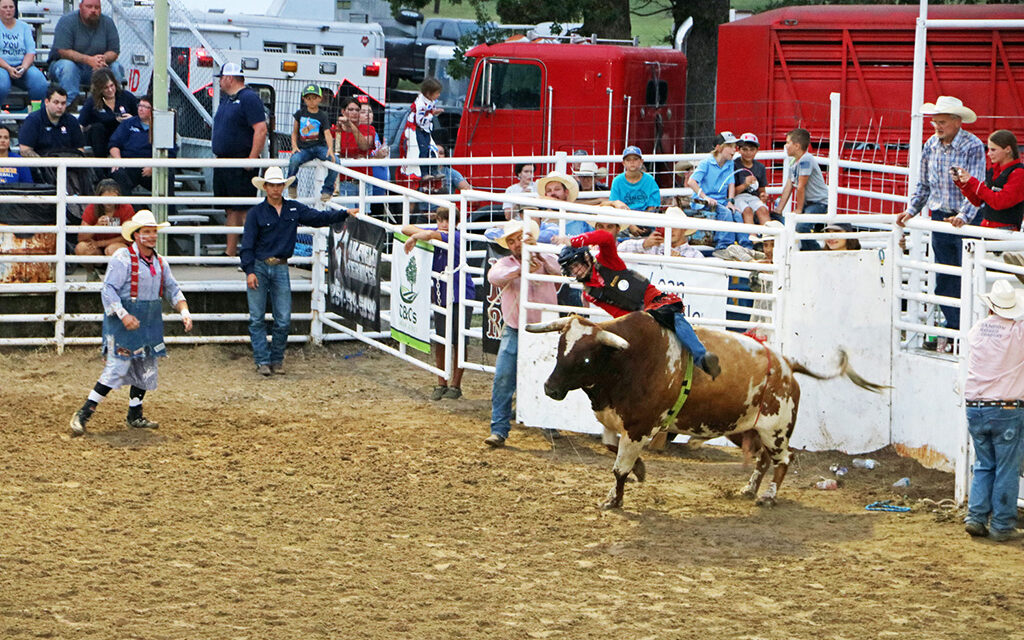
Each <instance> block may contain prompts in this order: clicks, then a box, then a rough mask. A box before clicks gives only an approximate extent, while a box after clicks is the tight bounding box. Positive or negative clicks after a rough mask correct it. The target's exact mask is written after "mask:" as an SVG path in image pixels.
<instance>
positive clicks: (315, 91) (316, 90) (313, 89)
mask: <svg viewBox="0 0 1024 640" xmlns="http://www.w3.org/2000/svg"><path fill="white" fill-rule="evenodd" d="M310 94H312V95H314V96H322V95H323V92H322V91H321V90H320V87H318V86H316V85H315V84H307V85H306V86H305V88H303V89H302V95H303V97H305V96H308V95H310Z"/></svg>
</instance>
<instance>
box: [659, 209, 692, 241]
mask: <svg viewBox="0 0 1024 640" xmlns="http://www.w3.org/2000/svg"><path fill="white" fill-rule="evenodd" d="M665 215H667V216H672V217H673V218H678V219H680V220H686V219H687V218H689V217H690V216H688V215H686V214H685V213H683V210H682V209H680V208H679V207H669V208H668V209H665ZM673 231H674V229H673ZM681 231H682V232H683V235H685V236H692V235H693V234H695V233H697V230H696V229H681Z"/></svg>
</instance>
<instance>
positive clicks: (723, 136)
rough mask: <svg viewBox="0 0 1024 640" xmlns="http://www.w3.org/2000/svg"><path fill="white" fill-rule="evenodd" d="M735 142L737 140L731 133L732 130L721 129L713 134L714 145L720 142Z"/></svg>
mask: <svg viewBox="0 0 1024 640" xmlns="http://www.w3.org/2000/svg"><path fill="white" fill-rule="evenodd" d="M737 142H739V141H738V140H736V136H734V135H733V134H732V131H723V132H721V133H720V134H718V135H717V136H715V146H716V147H717V146H718V145H720V144H736V143H737Z"/></svg>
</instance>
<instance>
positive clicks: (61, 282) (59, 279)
mask: <svg viewBox="0 0 1024 640" xmlns="http://www.w3.org/2000/svg"><path fill="white" fill-rule="evenodd" d="M67 197H68V167H67V165H65V164H63V161H62V162H61V164H59V165H57V247H56V251H57V273H56V274H54V276H55V277H54V280H55V282H56V284H57V296H56V297H55V298H54V301H53V314H54V315H55V316H56V317H57V321H56V322H54V328H53V338H54V340H56V341H57V353H58V354H61V353H64V310H65V307H66V305H65V300H64V291H65V289H67V273H66V270H67V264H66V263H65V259H66V258H67V226H68V222H67V212H68V201H67Z"/></svg>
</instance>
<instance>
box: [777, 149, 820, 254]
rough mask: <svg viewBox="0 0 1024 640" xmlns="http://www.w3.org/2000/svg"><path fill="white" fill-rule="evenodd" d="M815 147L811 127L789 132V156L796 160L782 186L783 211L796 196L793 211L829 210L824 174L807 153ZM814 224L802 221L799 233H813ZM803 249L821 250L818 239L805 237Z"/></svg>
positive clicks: (797, 229) (790, 166)
mask: <svg viewBox="0 0 1024 640" xmlns="http://www.w3.org/2000/svg"><path fill="white" fill-rule="evenodd" d="M810 146H811V133H810V132H809V131H808V130H807V129H793V130H792V131H790V132H789V133H788V134H786V155H788V156H789V157H790V158H792V159H793V162H792V163H791V164H790V165H789V175H788V176H786V184H785V186H784V187H782V196H781V197H780V198H779V206H778V210H779V211H782V210H783V208H784V207H785V206H786V203H787V202H789V197H790V196H793V213H796V214H801V213H827V212H828V187H827V186H825V178H823V177H822V175H821V167H819V166H818V161H817V159H815V157H814V156H812V155H811V154H810V153H808V152H807V148H808V147H810ZM794 189H795V192H794ZM813 229H814V225H813V224H811V223H809V222H798V223H797V225H796V231H797V233H809V232H810V231H812V230H813ZM800 249H801V250H802V251H818V250H820V249H821V245H819V244H818V243H817V242H815V241H814V240H801V241H800Z"/></svg>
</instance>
